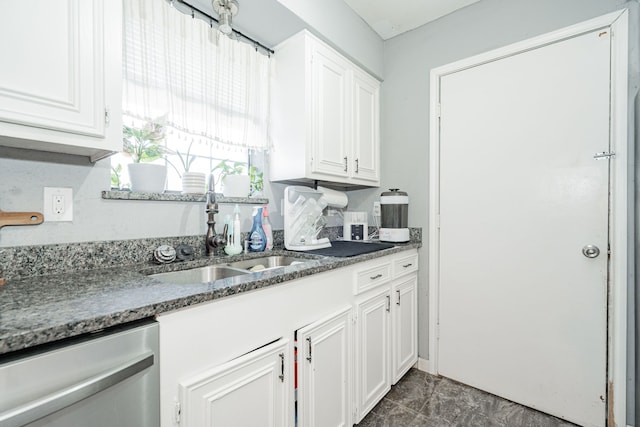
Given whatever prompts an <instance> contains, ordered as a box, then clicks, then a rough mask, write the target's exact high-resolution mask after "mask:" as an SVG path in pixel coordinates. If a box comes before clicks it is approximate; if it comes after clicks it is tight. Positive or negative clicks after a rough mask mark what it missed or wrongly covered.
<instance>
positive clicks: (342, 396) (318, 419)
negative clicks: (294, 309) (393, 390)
mask: <svg viewBox="0 0 640 427" xmlns="http://www.w3.org/2000/svg"><path fill="white" fill-rule="evenodd" d="M297 337H298V423H299V426H304V427H312V426H314V427H337V426H342V427H347V426H351V425H352V422H351V401H352V399H351V363H352V360H351V342H352V340H351V307H347V308H345V309H343V310H341V311H340V312H339V313H337V314H334V315H332V316H330V317H328V318H325V319H322V320H319V321H317V322H315V323H313V324H311V325H308V326H305V327H304V328H302V329H300V330H298V333H297Z"/></svg>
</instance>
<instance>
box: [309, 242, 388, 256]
mask: <svg viewBox="0 0 640 427" xmlns="http://www.w3.org/2000/svg"><path fill="white" fill-rule="evenodd" d="M392 247H394V245H393V244H391V243H379V242H358V241H349V240H336V241H333V242H331V247H330V248H322V249H314V250H312V251H304V253H307V254H312V255H324V256H333V257H339V258H347V257H352V256H356V255H364V254H368V253H371V252H376V251H381V250H383V249H389V248H392Z"/></svg>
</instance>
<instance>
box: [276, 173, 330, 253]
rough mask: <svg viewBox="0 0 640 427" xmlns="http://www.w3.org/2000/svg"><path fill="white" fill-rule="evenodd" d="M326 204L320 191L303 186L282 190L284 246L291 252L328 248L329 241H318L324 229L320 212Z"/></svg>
mask: <svg viewBox="0 0 640 427" xmlns="http://www.w3.org/2000/svg"><path fill="white" fill-rule="evenodd" d="M325 207H327V202H326V200H325V199H324V197H323V195H322V193H321V192H320V191H317V190H314V189H312V188H309V187H304V186H298V185H296V186H289V187H286V188H285V189H284V246H285V248H287V249H289V250H292V251H310V250H313V249H321V248H328V247H330V246H331V242H330V241H329V239H327V238H326V237H325V238H322V239H318V233H320V231H321V230H322V229H323V228H324V225H325V223H326V222H325V219H324V217H323V216H322V211H323V210H324V208H325Z"/></svg>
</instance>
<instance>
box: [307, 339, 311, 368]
mask: <svg viewBox="0 0 640 427" xmlns="http://www.w3.org/2000/svg"><path fill="white" fill-rule="evenodd" d="M307 345H308V350H309V351H308V352H307V360H308V361H309V363H311V337H309V338H307Z"/></svg>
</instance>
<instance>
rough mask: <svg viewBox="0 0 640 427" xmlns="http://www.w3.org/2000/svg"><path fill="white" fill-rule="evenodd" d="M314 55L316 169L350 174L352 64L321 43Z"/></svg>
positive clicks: (312, 134)
mask: <svg viewBox="0 0 640 427" xmlns="http://www.w3.org/2000/svg"><path fill="white" fill-rule="evenodd" d="M313 46H314V47H313V51H312V55H311V62H312V77H311V82H310V84H311V134H310V135H309V138H310V141H311V146H312V149H311V153H312V163H311V164H312V172H313V173H320V174H326V175H332V176H336V177H345V178H346V177H347V176H348V175H349V172H350V171H349V158H348V155H349V154H348V147H349V146H350V145H348V144H350V141H349V138H350V134H349V133H350V129H349V128H348V124H349V123H350V117H349V114H350V112H349V109H348V108H347V107H348V105H349V99H348V96H349V93H348V89H347V87H348V86H347V85H348V78H349V75H348V70H349V64H348V63H347V62H346V61H345V60H344V59H343V58H342V57H340V56H339V55H338V54H337V53H335V52H334V51H332V50H330V49H329V48H327V47H325V46H321V45H319V44H315V43H314V45H313Z"/></svg>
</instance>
